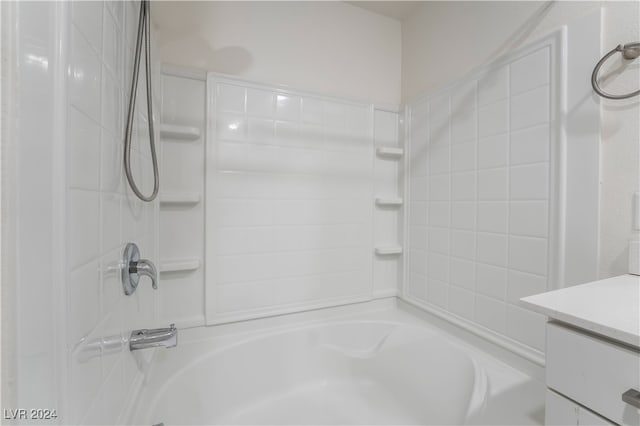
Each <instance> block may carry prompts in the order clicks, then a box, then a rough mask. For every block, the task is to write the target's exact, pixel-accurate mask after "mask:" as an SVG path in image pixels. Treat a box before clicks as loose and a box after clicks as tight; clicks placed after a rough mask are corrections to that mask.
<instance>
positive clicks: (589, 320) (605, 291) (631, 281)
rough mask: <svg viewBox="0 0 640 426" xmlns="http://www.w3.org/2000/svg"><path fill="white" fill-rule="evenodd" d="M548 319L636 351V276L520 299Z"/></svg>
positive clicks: (639, 343)
mask: <svg viewBox="0 0 640 426" xmlns="http://www.w3.org/2000/svg"><path fill="white" fill-rule="evenodd" d="M520 300H521V303H522V305H523V306H525V307H526V308H529V309H531V310H533V311H535V312H539V313H541V314H543V315H546V316H548V317H550V318H553V319H556V320H558V321H562V322H565V323H567V324H570V325H573V326H576V327H579V328H582V329H585V330H587V331H591V332H593V333H597V334H600V335H603V336H606V337H609V338H611V339H615V340H618V341H621V342H624V343H627V344H629V345H632V346H635V347H640V276H638V275H620V276H617V277H613V278H608V279H605V280H599V281H594V282H590V283H587V284H581V285H576V286H573V287H567V288H563V289H560V290H555V291H550V292H547V293H542V294H537V295H534V296H529V297H525V298H523V299H520Z"/></svg>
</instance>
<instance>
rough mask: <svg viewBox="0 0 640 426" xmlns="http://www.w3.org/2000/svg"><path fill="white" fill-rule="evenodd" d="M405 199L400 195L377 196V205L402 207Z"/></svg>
mask: <svg viewBox="0 0 640 426" xmlns="http://www.w3.org/2000/svg"><path fill="white" fill-rule="evenodd" d="M403 202H404V200H403V199H402V198H400V197H377V198H376V205H377V206H380V207H400V206H401V205H402V203H403Z"/></svg>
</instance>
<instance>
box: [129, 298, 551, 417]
mask: <svg viewBox="0 0 640 426" xmlns="http://www.w3.org/2000/svg"><path fill="white" fill-rule="evenodd" d="M374 306H376V307H378V308H379V306H378V305H374ZM354 309H355V310H356V311H357V309H358V308H357V307H356V308H353V307H352V308H347V310H350V312H347V314H346V316H345V309H344V308H343V309H342V310H340V308H338V309H334V310H333V311H332V310H324V311H322V316H323V317H325V319H321V320H320V319H314V318H311V319H309V318H305V315H304V314H301V315H290V316H286V317H282V318H279V319H271V320H261V321H252V322H250V323H242V324H239V325H232V326H226V327H227V328H226V330H225V326H223V327H210V328H201V329H197V330H186V331H183V332H181V334H182V335H181V336H180V338H181V339H180V343H179V346H178V347H177V348H175V349H169V350H160V351H158V352H157V353H156V356H155V359H154V361H153V365H152V367H151V371H150V372H149V374H150V375H149V380H148V381H147V383H146V384H145V385H144V387H143V389H142V393H141V397H140V399H139V401H138V404H137V408H136V411H135V415H134V418H133V422H134V423H138V424H155V423H160V422H164V423H165V425H172V424H274V425H275V424H278V425H285V424H468V423H485V424H497V423H503V424H515V423H517V424H526V423H528V424H535V423H539V422H541V421H542V418H543V417H542V413H540V412H539V411H540V407H542V406H543V399H544V386H543V385H542V384H541V383H540V382H538V381H536V380H533V379H532V378H531V377H529V376H527V375H526V374H524V373H522V372H520V371H518V370H516V369H514V368H512V367H509V366H508V365H506V364H504V363H501V362H500V361H498V360H497V359H495V358H492V357H491V356H488V355H487V354H484V353H482V352H481V351H479V350H478V349H475V348H473V347H471V346H469V345H466V344H465V343H464V342H461V341H459V340H458V339H457V338H455V337H453V336H450V335H447V334H446V333H445V332H443V331H442V330H439V329H437V328H435V327H433V326H429V324H427V323H425V322H424V321H422V320H420V319H419V318H416V317H414V316H412V315H410V314H408V313H407V312H405V311H403V310H400V309H398V308H396V307H394V306H389V305H388V304H387V305H385V306H383V309H374V310H368V309H367V308H366V307H365V312H355V313H354V312H353V310H354ZM312 316H313V314H312ZM315 316H318V314H317V313H316V314H315ZM300 321H302V324H301V323H300ZM256 328H260V330H255V329H256ZM514 389H520V392H523V395H522V398H524V399H526V400H527V401H524V400H523V401H521V402H520V403H519V404H520V406H517V404H516V406H514V402H513V401H509V403H508V404H504V407H498V406H496V401H497V402H498V403H499V400H500V397H503V399H504V395H503V393H504V392H505V391H509V390H511V391H513V390H514ZM509 399H515V398H513V397H512V398H507V400H509Z"/></svg>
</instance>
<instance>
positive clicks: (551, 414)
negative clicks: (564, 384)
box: [544, 389, 615, 426]
mask: <svg viewBox="0 0 640 426" xmlns="http://www.w3.org/2000/svg"><path fill="white" fill-rule="evenodd" d="M545 399H546V403H545V417H544V418H545V420H544V423H545V424H546V425H548V426H555V425H563V426H569V425H572V426H573V425H575V426H615V423H611V422H610V421H608V420H606V419H604V418H602V417H600V416H598V415H596V414H593V413H592V412H591V411H589V410H587V409H586V408H584V407H583V406H581V405H578V404H576V403H575V402H573V401H571V400H570V399H567V398H565V397H564V396H562V395H558V394H557V393H555V392H554V391H552V390H550V389H547V395H546V398H545Z"/></svg>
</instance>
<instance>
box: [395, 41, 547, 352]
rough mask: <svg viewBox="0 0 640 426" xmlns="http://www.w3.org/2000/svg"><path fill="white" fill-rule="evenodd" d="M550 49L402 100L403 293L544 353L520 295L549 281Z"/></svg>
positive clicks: (537, 324)
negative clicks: (406, 118)
mask: <svg viewBox="0 0 640 426" xmlns="http://www.w3.org/2000/svg"><path fill="white" fill-rule="evenodd" d="M550 67H551V59H550V47H549V46H543V47H540V48H537V49H535V50H534V51H531V52H529V53H527V54H524V55H521V56H520V57H516V58H515V59H512V60H511V62H508V61H507V63H505V64H502V65H500V66H497V67H493V68H491V69H488V70H487V71H485V72H483V74H482V75H480V76H477V75H476V76H472V77H469V78H468V79H467V80H464V81H462V82H460V83H458V84H455V85H453V87H450V88H448V89H445V90H441V91H440V92H439V93H438V94H437V95H435V96H433V97H427V98H424V99H420V100H418V101H417V102H415V103H414V104H412V105H411V106H410V107H411V119H410V120H411V121H410V142H409V144H410V147H409V153H408V155H409V162H408V164H409V183H410V190H409V194H410V198H409V200H408V201H409V202H408V209H409V215H408V217H409V224H408V232H409V235H408V239H409V243H408V246H409V260H408V279H407V282H406V285H405V292H404V296H405V297H407V298H409V299H410V300H416V301H418V302H420V303H426V304H427V305H432V306H436V307H438V308H440V309H442V310H444V311H446V312H448V313H450V314H452V315H455V316H458V317H461V318H464V319H466V320H468V321H471V322H473V323H475V324H477V325H479V326H481V327H484V328H488V329H490V330H492V331H493V332H495V333H498V334H501V335H503V336H505V337H508V338H511V339H515V340H517V341H519V342H520V343H522V344H524V345H527V346H529V347H531V348H533V349H535V350H543V349H544V348H543V340H544V339H543V338H542V336H543V334H544V332H543V326H544V318H543V317H541V316H539V315H536V314H532V313H529V312H527V311H525V310H523V309H521V308H519V307H518V299H519V298H520V297H524V296H527V295H530V294H534V293H538V292H541V291H544V290H545V289H546V288H547V283H548V281H549V273H550V270H549V265H548V257H549V254H550V253H549V251H550V241H549V236H550V231H549V223H550V220H549V217H550V215H551V214H552V213H553V212H551V211H550V206H551V204H550V193H549V187H550V184H551V181H550V179H551V175H550V170H551V166H552V165H551V164H550V155H549V153H550V151H551V149H550V143H551V138H550V124H549V120H550V111H551V110H552V105H551V103H550V99H551V87H552V84H554V82H553V81H552V79H551V75H552V72H551V71H552V70H551V69H550Z"/></svg>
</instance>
